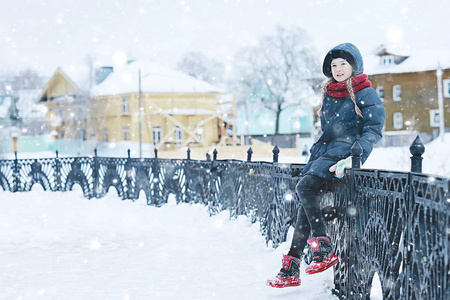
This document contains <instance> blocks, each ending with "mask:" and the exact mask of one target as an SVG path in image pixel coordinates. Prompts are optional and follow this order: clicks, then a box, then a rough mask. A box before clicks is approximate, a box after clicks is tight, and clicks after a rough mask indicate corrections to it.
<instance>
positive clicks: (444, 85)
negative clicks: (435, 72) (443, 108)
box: [442, 78, 450, 98]
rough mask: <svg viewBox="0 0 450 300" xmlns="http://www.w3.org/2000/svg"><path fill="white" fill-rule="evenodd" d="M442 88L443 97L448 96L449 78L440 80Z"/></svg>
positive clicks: (449, 91)
mask: <svg viewBox="0 0 450 300" xmlns="http://www.w3.org/2000/svg"><path fill="white" fill-rule="evenodd" d="M442 89H443V90H444V91H443V96H444V98H450V78H447V79H444V80H442Z"/></svg>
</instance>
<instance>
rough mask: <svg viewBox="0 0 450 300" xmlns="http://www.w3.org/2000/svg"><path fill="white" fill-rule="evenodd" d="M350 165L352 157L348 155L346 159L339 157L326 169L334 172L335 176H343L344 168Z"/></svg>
mask: <svg viewBox="0 0 450 300" xmlns="http://www.w3.org/2000/svg"><path fill="white" fill-rule="evenodd" d="M351 167H352V157H351V156H349V157H347V158H346V159H341V160H340V161H338V162H337V163H336V164H334V165H332V166H331V167H330V168H329V169H328V170H329V171H330V172H332V173H333V172H334V173H335V176H336V177H337V178H342V177H344V170H345V169H350V168H351Z"/></svg>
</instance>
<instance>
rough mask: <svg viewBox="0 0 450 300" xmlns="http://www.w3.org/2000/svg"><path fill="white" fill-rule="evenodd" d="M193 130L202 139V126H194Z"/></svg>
mask: <svg viewBox="0 0 450 300" xmlns="http://www.w3.org/2000/svg"><path fill="white" fill-rule="evenodd" d="M194 132H195V133H196V134H197V138H198V139H199V140H200V141H203V126H194Z"/></svg>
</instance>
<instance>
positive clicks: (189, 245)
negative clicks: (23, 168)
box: [0, 185, 337, 300]
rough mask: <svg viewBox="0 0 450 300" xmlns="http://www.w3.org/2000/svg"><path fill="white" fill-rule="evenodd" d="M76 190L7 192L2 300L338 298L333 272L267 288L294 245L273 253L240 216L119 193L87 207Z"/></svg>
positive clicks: (0, 219)
mask: <svg viewBox="0 0 450 300" xmlns="http://www.w3.org/2000/svg"><path fill="white" fill-rule="evenodd" d="M75 187H76V188H77V189H76V190H75V191H73V192H68V193H61V192H55V193H53V192H45V191H43V190H42V188H41V187H40V186H39V185H35V186H34V188H33V190H32V192H29V193H9V192H3V191H0V202H1V209H0V241H1V243H0V276H1V280H0V299H77V300H78V299H108V300H109V299H337V298H336V297H335V296H333V295H332V294H331V288H332V270H327V271H326V272H324V273H321V274H316V275H311V276H309V275H305V273H303V274H302V281H303V282H302V286H300V287H296V288H287V289H273V288H270V287H267V286H265V280H266V279H267V278H269V277H272V276H274V275H276V273H277V272H278V270H279V269H280V267H281V256H282V253H286V251H287V249H288V247H289V245H290V242H286V243H283V244H282V245H281V246H279V247H278V248H277V249H273V248H272V247H270V246H269V247H267V246H266V244H265V240H264V238H263V237H262V236H261V234H260V232H259V225H258V224H253V225H252V224H251V223H250V222H249V221H248V219H246V218H245V217H243V216H242V217H239V218H238V219H233V220H230V219H229V213H228V212H222V213H220V214H219V215H216V216H213V217H210V216H209V214H208V211H207V208H206V207H204V206H203V205H200V204H196V205H189V204H180V205H176V204H175V203H174V200H173V199H171V200H170V202H169V203H168V204H166V205H163V206H162V207H160V208H156V207H153V206H147V205H146V204H145V200H144V197H143V194H141V197H140V198H139V200H138V201H136V202H134V203H133V202H131V201H122V200H120V199H119V198H118V196H117V194H116V193H115V191H113V190H111V191H110V192H109V193H108V194H107V196H106V197H104V198H102V199H92V200H87V199H85V198H84V197H83V196H82V192H81V188H79V187H78V185H75ZM291 236H292V232H290V235H289V240H290V238H291ZM303 270H304V266H303Z"/></svg>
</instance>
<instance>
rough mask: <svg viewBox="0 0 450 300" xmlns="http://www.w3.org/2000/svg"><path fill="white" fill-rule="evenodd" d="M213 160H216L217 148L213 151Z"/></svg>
mask: <svg viewBox="0 0 450 300" xmlns="http://www.w3.org/2000/svg"><path fill="white" fill-rule="evenodd" d="M213 160H217V149H214V151H213Z"/></svg>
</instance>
